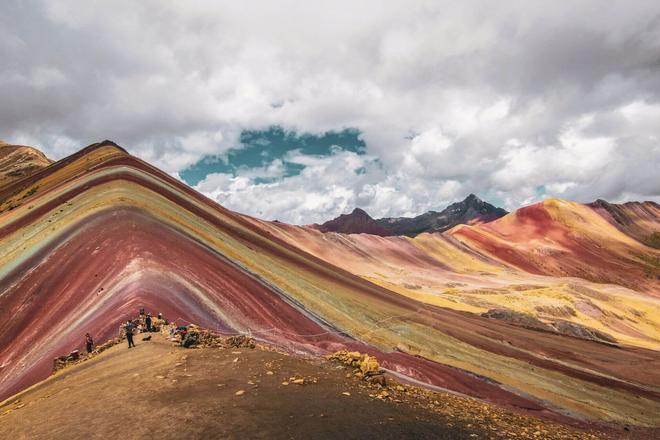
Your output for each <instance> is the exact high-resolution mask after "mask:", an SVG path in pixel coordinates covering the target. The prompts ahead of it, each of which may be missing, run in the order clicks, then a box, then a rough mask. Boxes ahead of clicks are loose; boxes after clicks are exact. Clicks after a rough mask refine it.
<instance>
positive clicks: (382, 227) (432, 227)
mask: <svg viewBox="0 0 660 440" xmlns="http://www.w3.org/2000/svg"><path fill="white" fill-rule="evenodd" d="M506 214H507V211H505V210H504V209H502V208H498V207H495V206H493V205H491V204H490V203H488V202H484V201H483V200H481V199H480V198H479V197H478V196H476V195H475V194H470V195H468V196H467V197H466V198H465V199H464V200H462V201H460V202H455V203H452V204H451V205H449V206H448V207H447V208H445V209H444V210H442V211H439V212H438V211H428V212H425V213H424V214H421V215H418V216H416V217H396V218H381V219H376V220H374V219H373V218H372V217H371V216H370V215H369V214H367V212H366V211H364V210H363V209H361V208H355V209H354V210H353V211H352V212H351V213H350V214H342V215H340V216H339V217H337V218H335V219H334V220H330V221H327V222H325V223H323V224H322V225H314V227H315V228H316V229H318V230H320V231H322V232H341V233H345V234H361V233H366V234H373V235H381V236H387V235H407V236H411V237H414V236H415V235H418V234H422V233H424V232H443V231H446V230H448V229H451V228H453V227H454V226H456V225H459V224H476V223H486V222H489V221H493V220H496V219H498V218H500V217H502V216H504V215H506Z"/></svg>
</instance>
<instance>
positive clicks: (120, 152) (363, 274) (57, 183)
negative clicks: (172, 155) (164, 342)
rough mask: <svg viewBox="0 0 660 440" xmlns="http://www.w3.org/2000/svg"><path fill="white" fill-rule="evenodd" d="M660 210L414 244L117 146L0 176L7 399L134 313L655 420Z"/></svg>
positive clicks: (1, 372)
mask: <svg viewBox="0 0 660 440" xmlns="http://www.w3.org/2000/svg"><path fill="white" fill-rule="evenodd" d="M659 231H660V206H658V205H657V204H655V203H652V202H645V203H629V204H624V205H612V204H608V203H607V202H602V201H598V202H595V203H593V204H590V205H583V204H579V203H574V202H570V201H565V200H556V199H551V200H546V201H544V202H541V203H538V204H535V205H531V206H528V207H525V208H521V209H519V210H517V211H515V212H512V213H509V214H507V215H505V216H503V217H501V218H499V219H497V220H494V221H492V222H489V223H484V224H477V225H458V226H455V227H453V228H452V229H449V230H447V231H445V232H443V233H432V234H428V233H424V234H420V235H417V236H415V237H406V236H386V237H381V236H377V235H369V234H354V235H346V234H340V233H333V232H328V233H323V232H321V231H318V230H316V229H313V228H310V227H304V226H293V225H287V224H284V223H280V222H268V221H263V220H260V219H256V218H252V217H249V216H246V215H241V214H239V213H236V212H232V211H230V210H227V209H225V208H223V207H222V206H220V205H219V204H217V203H216V202H214V201H212V200H210V199H208V198H206V197H205V196H203V195H202V194H200V193H198V192H196V191H195V190H193V189H192V188H190V187H188V186H186V185H185V184H183V183H182V182H180V181H178V180H176V179H174V178H173V177H171V176H169V175H168V174H166V173H164V172H162V171H160V170H158V169H157V168H155V167H153V166H151V165H149V164H148V163H146V162H144V161H141V160H139V159H137V158H135V157H133V156H131V155H130V154H129V153H127V152H126V151H125V150H124V149H123V148H121V147H119V146H117V145H116V144H114V143H112V142H110V141H104V142H100V143H97V144H93V145H90V146H88V147H86V148H84V149H83V150H81V151H79V152H78V153H75V154H73V155H71V156H69V157H67V158H65V159H62V160H60V161H58V162H55V163H52V164H48V163H44V164H43V166H42V167H37V168H35V169H33V170H32V171H31V172H30V173H26V175H25V176H22V177H21V178H19V179H12V180H11V181H8V182H5V183H3V184H2V186H0V400H1V399H4V398H7V397H9V396H11V395H12V394H14V393H16V392H18V391H20V390H22V389H25V388H26V387H29V386H31V385H32V384H34V383H36V382H38V381H40V380H42V379H43V378H45V377H47V376H48V375H49V374H50V372H51V368H52V361H53V358H54V357H56V356H59V355H61V354H64V353H68V352H69V351H71V350H72V349H75V348H79V346H80V341H81V335H83V334H84V333H85V332H91V333H93V334H95V335H96V337H97V340H99V341H101V340H104V339H106V338H111V337H114V336H115V335H116V333H117V330H118V326H119V324H120V322H121V321H123V320H125V319H127V318H128V317H130V316H134V315H135V313H136V311H137V310H138V308H140V307H145V308H147V309H149V310H153V311H158V312H162V313H163V314H164V315H165V316H167V317H170V318H171V319H175V318H176V319H180V320H181V321H185V322H194V323H196V324H198V325H201V326H203V327H207V328H210V329H214V330H216V331H218V332H222V333H226V334H237V333H249V334H251V335H253V336H254V337H255V338H257V339H260V340H263V341H266V342H268V343H272V344H274V345H277V346H278V347H280V348H282V349H285V350H288V351H291V352H294V353H299V354H300V355H324V354H327V353H330V352H333V351H336V350H339V349H349V350H358V351H362V352H369V353H371V354H373V355H375V356H377V357H378V359H379V360H381V363H382V365H383V366H384V367H385V368H386V369H387V370H388V371H389V372H390V373H391V374H394V375H397V376H399V377H402V378H405V379H407V380H410V381H414V382H416V383H421V384H424V385H425V386H428V387H430V388H437V389H445V390H451V391H454V392H457V393H461V394H464V395H468V396H472V397H475V398H478V399H483V400H485V401H489V402H493V403H495V404H498V405H501V406H503V407H506V408H510V409H513V410H516V411H522V412H528V413H533V414H536V415H540V416H543V417H547V418H551V419H556V420H566V419H580V420H588V421H595V422H599V423H600V422H611V423H621V424H624V423H625V424H634V425H639V426H650V427H660V250H659V248H658V234H659Z"/></svg>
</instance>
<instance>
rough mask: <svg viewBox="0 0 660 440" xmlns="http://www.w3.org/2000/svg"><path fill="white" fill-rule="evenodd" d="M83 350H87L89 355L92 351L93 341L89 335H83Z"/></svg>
mask: <svg viewBox="0 0 660 440" xmlns="http://www.w3.org/2000/svg"><path fill="white" fill-rule="evenodd" d="M85 348H87V353H91V352H92V350H94V340H93V339H92V335H90V334H89V333H85Z"/></svg>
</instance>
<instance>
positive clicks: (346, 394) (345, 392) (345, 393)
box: [342, 391, 351, 396]
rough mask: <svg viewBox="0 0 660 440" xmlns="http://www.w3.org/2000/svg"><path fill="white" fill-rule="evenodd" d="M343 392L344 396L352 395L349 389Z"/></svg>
mask: <svg viewBox="0 0 660 440" xmlns="http://www.w3.org/2000/svg"><path fill="white" fill-rule="evenodd" d="M342 394H343V395H344V396H350V395H351V393H349V392H348V391H344V392H343V393H342Z"/></svg>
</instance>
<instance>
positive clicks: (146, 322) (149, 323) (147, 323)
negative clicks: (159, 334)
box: [144, 313, 153, 333]
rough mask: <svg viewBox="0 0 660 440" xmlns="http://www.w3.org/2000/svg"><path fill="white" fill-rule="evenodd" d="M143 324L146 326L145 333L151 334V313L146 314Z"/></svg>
mask: <svg viewBox="0 0 660 440" xmlns="http://www.w3.org/2000/svg"><path fill="white" fill-rule="evenodd" d="M144 322H145V324H146V325H147V332H149V333H151V332H152V331H153V330H152V328H151V313H148V314H147V317H146V318H145V320H144Z"/></svg>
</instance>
